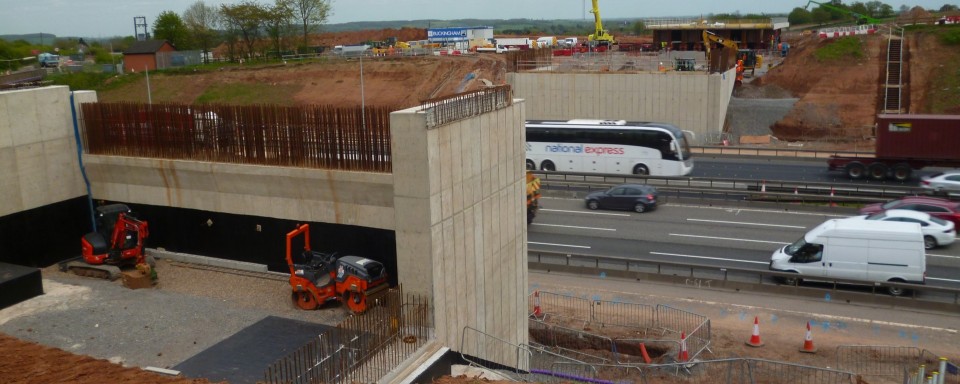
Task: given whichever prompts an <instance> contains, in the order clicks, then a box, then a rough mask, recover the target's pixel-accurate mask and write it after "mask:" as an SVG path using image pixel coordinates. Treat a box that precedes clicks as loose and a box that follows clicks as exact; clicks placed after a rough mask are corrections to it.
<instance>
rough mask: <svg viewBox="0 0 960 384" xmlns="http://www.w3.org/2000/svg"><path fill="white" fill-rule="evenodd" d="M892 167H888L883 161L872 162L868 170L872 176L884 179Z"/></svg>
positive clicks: (874, 178) (878, 179) (880, 179)
mask: <svg viewBox="0 0 960 384" xmlns="http://www.w3.org/2000/svg"><path fill="white" fill-rule="evenodd" d="M889 170H890V169H889V168H887V165H886V164H883V163H873V164H870V168H868V169H867V171H869V172H870V178H871V179H873V180H877V181H883V180H884V179H886V178H887V171H889Z"/></svg>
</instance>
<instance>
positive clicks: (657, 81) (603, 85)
mask: <svg viewBox="0 0 960 384" xmlns="http://www.w3.org/2000/svg"><path fill="white" fill-rule="evenodd" d="M735 72H736V71H735V70H733V69H731V70H730V71H728V72H727V73H724V74H711V75H708V74H705V73H702V72H667V73H660V72H652V73H629V74H620V73H550V72H542V73H538V72H520V73H508V74H507V82H508V83H509V84H511V85H512V86H513V92H514V96H516V97H518V98H523V99H525V100H526V106H527V112H526V115H527V118H529V119H557V120H569V119H613V120H627V121H653V122H663V123H670V124H674V125H676V126H677V127H680V129H683V130H687V131H691V132H693V133H694V134H695V135H696V137H695V138H694V139H695V141H694V143H697V140H699V139H700V138H701V137H702V136H705V135H708V134H713V135H716V134H717V133H719V132H721V130H722V129H723V122H724V119H725V118H726V112H727V105H728V104H729V103H730V97H731V94H732V92H733V86H734V82H735V80H736V79H735Z"/></svg>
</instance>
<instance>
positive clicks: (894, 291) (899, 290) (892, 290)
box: [887, 279, 906, 296]
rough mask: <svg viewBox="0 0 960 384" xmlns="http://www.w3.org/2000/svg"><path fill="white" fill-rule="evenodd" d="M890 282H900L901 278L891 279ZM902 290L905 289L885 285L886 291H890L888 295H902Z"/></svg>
mask: <svg viewBox="0 0 960 384" xmlns="http://www.w3.org/2000/svg"><path fill="white" fill-rule="evenodd" d="M890 282H891V283H902V282H903V280H900V279H893V280H890ZM904 291H906V290H905V289H903V288H900V287H887V292H889V293H890V296H903V292H904Z"/></svg>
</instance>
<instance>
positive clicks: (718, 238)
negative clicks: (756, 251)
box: [670, 233, 790, 245]
mask: <svg viewBox="0 0 960 384" xmlns="http://www.w3.org/2000/svg"><path fill="white" fill-rule="evenodd" d="M670 236H680V237H696V238H700V239H712V240H729V241H747V242H751V243H767V244H781V245H787V244H790V243H784V242H781V241H766V240H750V239H735V238H732V237H714V236H699V235H684V234H682V233H671V234H670Z"/></svg>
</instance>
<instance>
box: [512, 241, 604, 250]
mask: <svg viewBox="0 0 960 384" xmlns="http://www.w3.org/2000/svg"><path fill="white" fill-rule="evenodd" d="M527 244H535V245H550V246H554V247H570V248H585V249H590V246H589V245H570V244H553V243H538V242H536V241H528V242H527Z"/></svg>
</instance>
